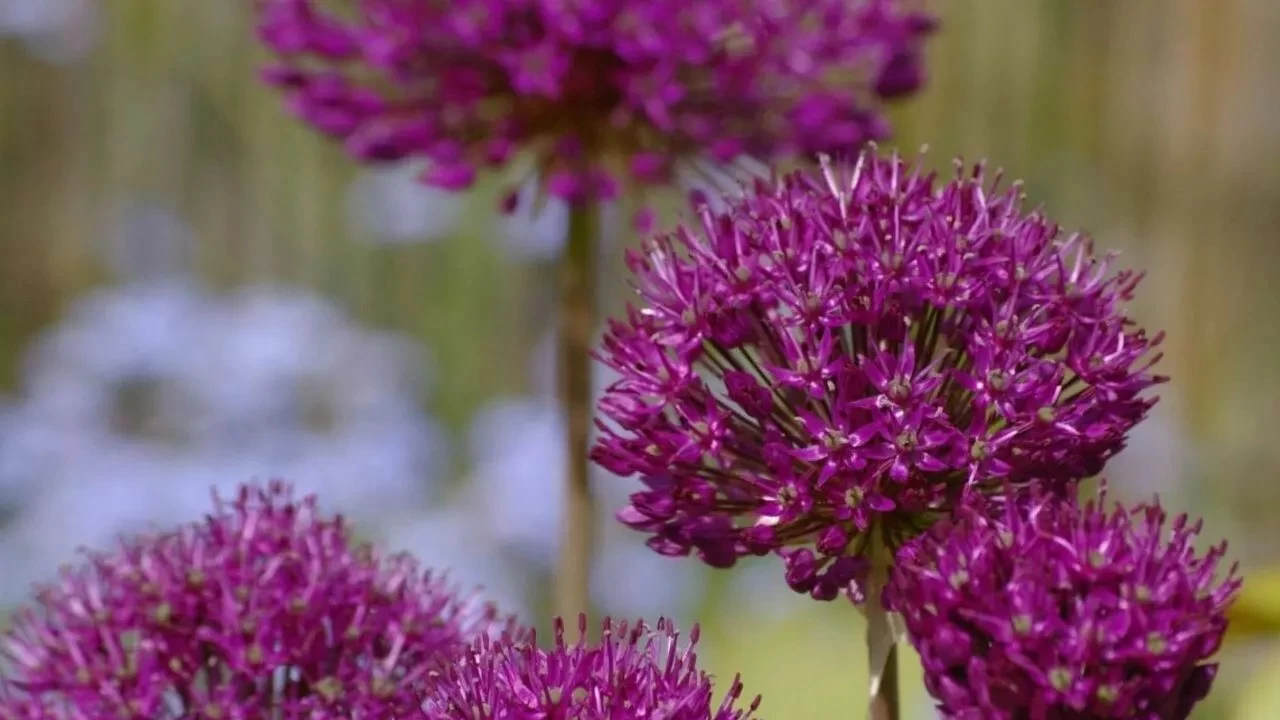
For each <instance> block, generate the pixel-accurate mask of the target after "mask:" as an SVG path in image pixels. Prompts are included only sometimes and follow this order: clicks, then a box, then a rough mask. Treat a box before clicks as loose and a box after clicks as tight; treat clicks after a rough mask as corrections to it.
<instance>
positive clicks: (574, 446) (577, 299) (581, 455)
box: [556, 201, 599, 626]
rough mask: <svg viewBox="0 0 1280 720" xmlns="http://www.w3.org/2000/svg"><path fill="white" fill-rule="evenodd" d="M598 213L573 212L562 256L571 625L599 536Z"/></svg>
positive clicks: (562, 599) (586, 598)
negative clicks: (594, 433) (595, 469)
mask: <svg viewBox="0 0 1280 720" xmlns="http://www.w3.org/2000/svg"><path fill="white" fill-rule="evenodd" d="M598 222H599V215H598V213H597V207H596V205H595V204H594V203H591V202H589V201H588V202H585V203H580V204H575V205H574V206H573V207H572V208H571V210H570V212H569V237H568V243H567V246H566V247H565V254H564V257H563V259H562V260H561V261H560V287H559V291H560V292H559V297H558V298H557V322H558V334H559V335H558V340H559V344H558V349H559V362H560V375H559V380H560V385H559V387H560V401H561V405H562V407H563V408H564V413H565V423H566V425H565V431H566V439H567V447H566V450H567V451H568V454H567V456H566V458H565V460H566V468H565V478H564V509H565V513H564V526H563V531H562V535H561V543H560V566H559V568H558V569H557V572H556V612H557V614H559V615H560V616H561V617H563V618H564V619H565V621H566V622H567V623H569V624H570V625H571V626H572V624H573V623H574V622H576V618H577V617H578V614H579V613H588V614H589V613H590V603H591V594H590V589H591V583H590V579H591V550H592V544H593V543H594V542H595V515H596V513H595V500H594V498H592V493H591V481H590V477H589V472H588V471H589V468H590V464H589V461H588V459H587V454H588V453H589V451H590V447H589V442H590V434H591V409H592V408H591V405H592V402H591V400H592V397H591V395H592V392H591V391H592V382H591V358H590V355H589V353H590V351H591V339H592V335H593V332H594V330H595V322H596V318H595V314H596V307H595V304H596V302H595V301H596V295H595V294H596V287H595V282H594V280H595V249H596V247H595V243H596V235H597V233H598V231H599V229H598Z"/></svg>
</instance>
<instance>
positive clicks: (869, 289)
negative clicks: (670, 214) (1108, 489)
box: [593, 152, 1162, 599]
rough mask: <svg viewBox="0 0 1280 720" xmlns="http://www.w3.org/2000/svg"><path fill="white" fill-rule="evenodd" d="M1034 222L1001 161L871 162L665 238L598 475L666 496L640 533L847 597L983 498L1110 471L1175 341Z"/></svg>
mask: <svg viewBox="0 0 1280 720" xmlns="http://www.w3.org/2000/svg"><path fill="white" fill-rule="evenodd" d="M1022 205H1023V198H1022V194H1021V190H1020V188H1019V186H1018V184H1016V183H1015V184H1014V185H1013V186H1012V187H1010V188H1004V189H1002V188H1001V187H1000V177H999V174H996V176H995V177H992V176H990V175H989V174H987V173H986V172H985V171H984V169H983V167H982V166H981V165H978V166H976V167H973V168H972V169H966V168H965V167H964V166H963V165H962V164H958V165H957V170H956V174H955V176H954V178H952V179H950V180H945V179H939V178H938V177H936V176H935V175H934V174H932V173H928V172H925V171H923V170H922V169H920V168H919V167H918V166H913V165H912V164H910V163H909V162H907V161H905V160H903V159H901V158H899V157H897V156H896V155H895V156H892V157H885V156H880V155H877V154H875V153H873V152H868V153H866V154H864V155H863V156H862V158H861V159H860V160H859V161H858V162H857V164H856V165H855V166H849V167H839V168H835V167H831V166H830V164H828V165H827V166H826V167H825V169H824V171H823V172H821V173H812V174H806V173H796V174H792V175H790V176H788V177H786V178H784V179H783V180H781V181H780V182H779V183H777V184H776V185H766V184H765V183H763V182H761V183H758V184H757V185H756V186H755V189H754V192H751V193H748V194H747V195H746V196H744V197H742V198H740V199H736V200H733V201H732V202H731V203H730V205H729V207H728V208H727V209H725V210H724V211H722V212H720V211H713V210H711V209H708V208H706V207H704V208H702V209H701V213H700V214H701V220H702V222H701V225H700V226H699V227H696V228H682V229H680V230H678V231H676V232H675V233H672V234H669V235H665V236H661V237H658V238H657V239H655V240H653V241H651V242H649V243H648V244H647V246H646V251H645V252H644V253H642V254H635V255H633V256H632V257H631V258H630V261H629V264H630V267H631V270H632V273H633V275H634V281H635V285H636V287H637V290H638V293H639V296H640V305H639V307H635V308H632V309H630V310H629V311H628V313H627V315H626V317H625V318H624V319H621V320H614V321H612V322H611V323H610V325H609V327H608V330H607V331H606V334H605V338H604V341H603V344H602V347H601V349H600V351H599V357H600V359H601V360H602V361H603V362H604V363H606V364H607V365H609V366H610V367H612V368H613V369H614V370H616V371H617V372H618V373H619V374H620V375H621V379H620V380H618V382H616V383H615V384H614V385H613V386H612V387H611V388H610V389H609V391H608V392H607V393H606V395H605V397H604V399H603V400H602V401H601V403H600V409H601V411H602V414H603V416H604V418H605V419H606V420H607V421H608V422H602V423H601V432H602V436H603V437H602V439H601V440H600V441H599V442H598V443H597V444H596V446H595V448H594V450H593V457H594V459H595V460H596V461H597V462H599V463H601V464H602V465H603V466H605V467H606V468H608V469H609V470H611V471H613V472H615V473H617V474H619V475H624V476H625V475H636V476H639V477H640V478H642V479H643V481H644V483H645V487H644V488H643V489H642V490H641V491H640V492H636V493H635V494H633V495H632V496H631V503H630V505H629V506H628V507H626V508H625V509H624V510H622V511H621V513H620V514H619V518H620V519H621V520H622V521H623V522H624V523H626V524H627V525H630V526H631V527H633V528H636V529H638V530H641V531H644V532H647V533H649V534H650V535H652V538H651V539H650V545H651V547H653V548H654V549H655V550H657V551H658V552H660V553H664V554H670V555H684V554H688V553H690V552H691V551H696V552H697V554H698V556H699V557H701V558H702V559H703V560H704V561H706V562H707V563H710V564H712V565H715V566H718V567H727V566H730V565H732V564H733V563H734V562H735V560H736V559H737V558H738V557H741V556H743V555H747V554H760V555H763V554H767V553H770V552H776V553H778V554H780V555H782V556H783V557H784V558H785V560H786V565H787V573H786V577H787V582H788V583H789V584H790V585H791V587H792V588H794V589H795V590H796V591H798V592H808V593H811V594H812V595H813V596H814V597H816V598H819V599H831V598H834V597H836V596H837V595H838V594H839V593H840V591H841V590H846V589H853V590H855V591H856V589H857V588H856V583H854V581H856V580H857V578H858V577H859V576H860V574H861V573H863V572H864V571H865V570H866V569H867V561H868V559H871V558H873V557H874V558H884V557H887V556H888V554H889V551H890V550H892V548H894V547H897V546H898V545H900V544H901V543H902V542H903V541H905V540H907V539H909V538H910V537H912V536H913V535H915V534H917V533H918V532H919V531H921V530H923V529H924V528H927V527H928V526H929V525H930V524H931V523H932V522H934V521H935V520H936V519H937V518H939V517H942V516H945V515H946V514H947V513H948V512H950V511H951V510H952V509H953V508H954V507H955V506H956V504H957V503H958V501H959V499H960V498H961V497H962V495H964V494H965V493H966V492H979V493H989V494H995V495H998V494H1000V493H1002V492H1004V490H1005V489H1006V488H1012V489H1014V490H1015V491H1016V490H1018V489H1020V488H1022V487H1024V486H1026V485H1027V484H1029V483H1031V482H1033V481H1044V482H1046V483H1049V484H1050V485H1051V486H1054V487H1056V488H1058V489H1062V490H1069V489H1070V488H1071V486H1072V485H1073V484H1074V483H1075V482H1076V481H1078V480H1080V479H1081V478H1084V477H1087V476H1091V475H1094V474H1096V473H1097V472H1098V471H1099V470H1100V469H1101V468H1102V467H1103V465H1104V463H1105V462H1106V460H1107V459H1108V458H1110V457H1111V456H1112V455H1113V454H1114V453H1116V452H1117V451H1118V450H1120V449H1121V448H1122V447H1123V446H1124V443H1125V438H1126V434H1127V433H1128V431H1129V429H1130V428H1132V427H1133V426H1134V424H1135V423H1137V422H1138V421H1139V420H1141V419H1142V418H1143V416H1144V415H1145V414H1146V412H1147V410H1148V408H1149V407H1150V406H1151V405H1152V404H1153V402H1154V399H1152V398H1150V397H1148V396H1147V395H1146V394H1145V391H1147V390H1148V389H1149V388H1150V387H1151V386H1152V385H1154V384H1156V383H1158V382H1160V381H1161V380H1162V378H1160V377H1158V376H1155V375H1153V374H1152V373H1151V372H1150V367H1151V365H1152V364H1153V363H1154V362H1155V361H1156V360H1157V359H1158V355H1156V354H1155V353H1154V352H1153V351H1152V349H1153V347H1154V346H1155V345H1157V344H1158V342H1159V337H1158V336H1157V337H1155V338H1152V337H1148V335H1147V334H1146V332H1144V331H1143V330H1142V329H1140V328H1138V327H1136V326H1135V325H1134V323H1133V321H1132V320H1131V319H1130V318H1129V316H1128V315H1127V311H1126V308H1125V305H1126V303H1127V301H1128V300H1129V299H1130V296H1131V294H1132V292H1133V290H1134V288H1135V286H1136V285H1137V283H1138V280H1139V277H1140V276H1139V275H1136V274H1134V273H1132V272H1129V271H1119V272H1117V271H1115V270H1114V269H1113V267H1112V266H1113V263H1112V260H1113V258H1112V256H1110V255H1108V256H1102V257H1100V256H1098V255H1095V253H1094V251H1093V244H1092V242H1091V241H1090V240H1089V239H1088V238H1086V237H1084V236H1082V235H1077V234H1073V235H1062V234H1060V233H1059V229H1058V226H1057V225H1055V224H1054V223H1052V222H1051V221H1050V220H1049V219H1047V218H1046V217H1044V215H1042V214H1041V213H1039V212H1028V211H1026V210H1024V209H1023V206H1022ZM851 583H854V584H853V585H851ZM855 595H856V592H855Z"/></svg>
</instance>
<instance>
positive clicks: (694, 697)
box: [424, 616, 760, 720]
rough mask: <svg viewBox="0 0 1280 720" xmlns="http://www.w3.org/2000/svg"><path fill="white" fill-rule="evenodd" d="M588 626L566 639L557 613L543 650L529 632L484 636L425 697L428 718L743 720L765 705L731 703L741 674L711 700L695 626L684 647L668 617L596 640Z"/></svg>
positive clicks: (609, 626) (611, 627)
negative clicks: (697, 649)
mask: <svg viewBox="0 0 1280 720" xmlns="http://www.w3.org/2000/svg"><path fill="white" fill-rule="evenodd" d="M586 630H587V624H586V618H585V616H583V617H580V618H579V621H578V633H579V639H578V641H577V642H576V643H569V642H567V641H566V640H565V633H564V623H563V622H562V621H561V620H560V619H558V618H557V619H556V623H555V634H556V641H555V646H554V647H552V648H550V649H545V650H544V649H541V648H538V647H537V646H536V645H535V644H534V642H533V640H532V638H530V639H529V640H528V641H522V640H520V639H513V638H511V637H503V638H502V639H501V640H494V639H493V638H491V637H482V638H480V639H479V640H477V641H476V642H475V643H474V644H473V645H472V647H471V649H470V651H469V652H468V653H466V654H465V655H464V657H463V659H461V660H460V661H458V662H456V663H454V664H452V665H450V666H449V667H448V668H446V670H445V673H444V675H443V677H442V678H441V679H440V681H439V683H438V684H437V685H436V686H435V689H434V691H433V692H432V693H431V694H430V695H429V696H428V697H427V701H426V703H425V705H424V710H425V712H424V716H425V717H426V718H427V720H454V719H455V718H459V717H466V718H473V719H474V720H507V719H510V718H526V717H530V718H531V717H539V718H542V717H548V718H552V717H554V718H574V719H575V720H622V719H623V718H626V719H628V720H630V719H631V718H651V719H652V720H659V719H661V720H746V719H747V718H750V717H751V716H752V715H753V714H754V713H755V711H756V708H757V707H759V705H760V698H759V697H756V698H755V700H753V701H752V702H751V703H750V705H749V706H748V707H747V708H746V709H741V708H736V707H735V706H736V705H737V704H738V700H739V698H740V697H741V695H742V683H741V681H740V680H739V679H738V678H736V677H735V678H734V680H733V684H732V685H731V686H730V687H729V691H728V692H727V693H726V694H725V696H724V699H723V700H722V701H721V702H720V703H719V704H718V705H717V704H713V702H712V694H713V688H712V684H711V678H710V676H708V675H707V674H706V673H704V672H703V671H701V670H699V669H698V657H697V655H696V654H695V653H694V646H695V645H696V644H697V642H698V628H697V627H696V626H695V627H694V629H693V632H692V633H690V638H689V644H688V645H687V646H685V647H681V646H680V642H679V640H680V636H679V633H678V632H676V630H675V627H674V626H673V625H671V624H670V623H669V622H667V621H666V620H659V621H658V626H657V628H656V629H651V628H650V627H649V626H647V625H646V624H645V623H643V622H637V623H636V624H635V625H634V626H631V627H629V626H628V625H627V624H626V623H625V622H624V623H619V624H616V625H615V624H614V623H613V622H612V621H610V620H609V619H607V618H606V619H605V621H604V632H603V638H602V639H601V641H600V642H599V643H597V644H589V643H588V642H587V640H586Z"/></svg>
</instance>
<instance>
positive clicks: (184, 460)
mask: <svg viewBox="0 0 1280 720" xmlns="http://www.w3.org/2000/svg"><path fill="white" fill-rule="evenodd" d="M27 360H28V362H27V364H26V366H25V373H24V375H25V377H24V378H23V380H24V382H23V388H22V396H21V397H20V398H18V399H17V402H16V404H15V405H13V406H12V407H10V408H8V410H7V411H6V412H5V414H4V415H3V416H0V433H2V434H0V502H2V501H3V500H5V499H8V500H9V501H10V502H9V509H8V512H9V515H10V517H9V521H8V523H7V524H5V525H3V528H2V529H0V573H2V574H3V576H4V577H5V582H4V583H2V584H0V604H4V603H5V602H6V601H10V600H13V599H15V598H17V597H21V596H22V595H24V594H25V593H26V591H27V589H28V588H29V584H30V582H31V581H32V580H34V579H37V578H40V577H44V576H47V575H48V574H49V573H50V572H51V571H52V570H53V569H54V567H56V565H58V564H60V563H62V562H65V561H67V560H70V559H72V557H73V552H74V550H75V549H76V548H77V547H79V546H81V545H88V546H97V547H101V546H103V545H105V544H109V542H110V540H111V539H112V538H113V537H115V536H116V535H118V534H119V533H122V532H132V531H136V530H139V529H142V528H144V527H146V526H147V525H150V524H153V523H163V524H171V523H174V522H181V521H186V520H191V519H194V518H197V517H199V516H200V514H202V513H203V512H205V511H207V509H208V508H209V504H210V503H209V493H210V489H211V486H217V487H219V488H221V489H223V490H224V491H229V490H230V489H232V488H234V487H235V485H236V484H238V483H240V482H244V481H250V480H267V479H270V478H272V477H281V478H284V479H286V480H289V481H291V482H293V483H294V484H295V485H296V486H297V487H298V489H299V490H300V491H301V492H304V493H310V492H316V493H318V494H319V495H320V499H321V502H322V504H323V505H324V506H325V507H327V508H329V509H331V510H333V511H337V512H342V513H344V514H346V515H348V516H350V517H351V518H352V520H353V521H354V522H356V523H357V525H359V524H361V523H369V524H372V523H376V522H378V521H379V520H381V519H382V517H383V515H385V512H386V508H388V507H398V508H420V507H423V506H424V505H425V503H426V501H427V500H428V499H429V498H430V494H431V491H432V489H433V484H434V483H435V482H437V481H438V480H440V477H441V475H442V474H443V472H444V471H445V469H446V467H447V457H446V451H447V447H446V444H445V441H444V439H443V434H442V431H441V430H440V428H439V427H438V426H437V425H436V424H435V423H434V422H433V421H432V420H431V419H430V418H429V417H427V416H426V415H425V414H424V412H423V410H422V408H421V403H422V401H423V400H424V393H425V388H424V382H423V377H424V372H423V367H424V364H425V358H424V357H423V356H422V352H421V351H420V350H418V349H416V348H415V347H414V346H413V345H412V344H411V343H409V342H408V341H406V340H404V339H402V338H398V337H395V336H391V335H387V334H383V333H378V332H373V331H369V330H366V329H363V328H361V327H358V326H356V325H354V324H352V322H351V321H350V320H349V319H348V318H347V317H346V316H345V315H344V314H343V313H342V312H341V311H340V310H338V309H337V308H335V307H333V306H332V305H330V304H328V303H327V302H326V301H324V300H323V299H321V298H318V297H315V296H312V295H310V294H307V293H304V292H300V291H293V290H281V289H272V288H254V289H249V290H244V291H242V292H239V293H235V294H231V295H214V294H211V293H208V292H205V291H203V290H201V289H199V288H198V287H196V286H194V285H193V284H189V283H186V282H182V281H178V280H169V281H156V282H150V283H137V284H131V285H125V286H121V287H118V288H114V289H109V290H102V291H97V292H94V293H92V294H90V295H88V296H87V297H85V298H83V299H82V300H80V301H79V302H77V303H76V304H75V305H74V307H73V308H72V309H71V311H70V312H69V313H68V315H67V317H66V319H65V320H64V321H63V322H62V323H61V324H59V325H57V326H55V327H53V328H51V329H50V330H49V331H47V332H46V334H45V335H44V336H43V337H41V338H40V339H39V340H38V341H37V342H36V343H35V345H34V346H33V348H32V349H31V351H30V353H29V355H28V358H27Z"/></svg>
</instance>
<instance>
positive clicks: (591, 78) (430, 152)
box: [257, 0, 934, 202]
mask: <svg viewBox="0 0 1280 720" xmlns="http://www.w3.org/2000/svg"><path fill="white" fill-rule="evenodd" d="M257 4H258V7H259V16H260V24H259V33H260V36H261V38H262V39H263V41H264V42H265V43H266V44H267V46H268V47H269V48H270V49H271V50H272V51H274V52H275V53H276V54H277V55H278V56H279V58H280V62H279V64H277V65H275V66H273V67H271V68H270V69H268V71H267V73H266V77H267V79H268V80H269V82H271V83H272V84H273V85H275V86H277V87H279V88H281V90H282V91H283V92H284V93H285V95H286V97H287V103H288V106H289V108H290V109H291V110H292V111H293V112H294V113H295V114H297V115H298V116H299V117H301V118H302V119H304V120H306V121H307V122H308V123H310V124H311V125H313V126H314V127H315V128H316V129H318V130H319V131H321V132H323V133H325V134H327V135H330V136H332V137H334V138H337V139H339V140H341V141H342V142H343V143H344V144H345V146H346V148H347V150H348V152H349V153H350V154H351V155H353V156H354V157H356V158H358V159H360V160H363V161H368V162H385V161H394V160H400V159H403V158H406V157H411V156H418V157H424V158H427V159H428V160H429V161H430V166H429V168H428V169H427V171H426V172H425V174H424V175H423V179H424V180H425V181H426V182H427V183H429V184H432V185H436V186H440V187H445V188H450V189H464V188H468V187H470V186H471V185H472V184H473V183H474V182H475V180H476V177H477V174H478V172H479V170H480V169H481V168H484V167H503V166H506V165H508V164H509V163H511V162H512V161H513V160H514V159H516V158H517V157H520V156H524V157H525V158H527V159H528V160H529V161H531V163H532V166H533V172H535V173H536V174H538V175H539V176H541V177H544V178H546V190H547V192H548V193H549V194H550V195H553V196H556V197H559V198H562V199H564V200H568V201H570V202H577V201H582V200H588V199H610V198H611V197H613V196H614V195H616V194H617V193H618V191H619V183H620V181H625V182H629V183H635V184H637V185H639V186H646V185H655V184H666V183H667V182H668V181H669V180H670V179H671V177H672V176H673V174H675V173H677V171H679V170H680V168H679V167H677V165H678V164H679V163H680V161H682V160H707V161H710V162H711V163H713V164H716V165H722V166H723V165H728V164H730V163H733V162H734V161H735V160H738V159H739V158H741V157H752V158H755V159H759V160H767V159H772V158H775V157H778V156H779V155H782V154H788V153H812V152H816V151H821V150H830V149H832V148H836V147H851V146H856V145H858V144H860V143H863V142H865V141H867V140H871V139H876V138H880V137H883V136H884V135H885V134H886V132H887V126H886V123H885V121H884V119H883V117H882V116H881V113H880V110H881V104H882V103H883V101H884V100H886V99H889V98H894V97H899V96H902V95H906V94H909V93H911V92H913V91H914V90H915V89H916V88H918V87H919V86H920V85H921V84H922V82H923V74H924V73H923V68H922V57H921V54H922V53H921V46H922V44H923V40H924V38H925V37H926V36H927V35H928V34H929V32H930V31H931V30H932V28H933V26H934V20H933V18H932V17H931V16H929V15H927V14H925V13H923V12H921V11H919V10H918V9H917V7H916V6H917V3H914V2H909V1H905V0H868V1H866V2H849V0H809V1H808V2H794V1H792V0H728V1H726V0H648V1H647V2H634V1H630V0H629V1H623V0H455V1H454V2H448V3H439V2H433V1H432V0H408V1H405V0H396V1H392V0H363V1H362V2H349V1H348V2H342V1H340V0H334V1H332V2H327V1H326V0H257ZM513 199H514V194H513V195H511V196H509V201H510V200H513Z"/></svg>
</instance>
